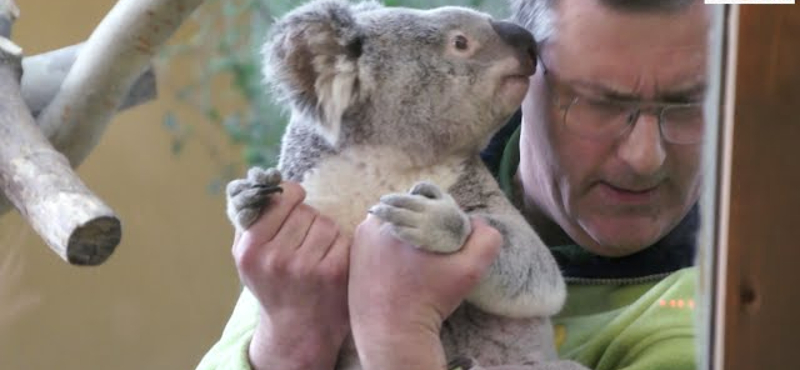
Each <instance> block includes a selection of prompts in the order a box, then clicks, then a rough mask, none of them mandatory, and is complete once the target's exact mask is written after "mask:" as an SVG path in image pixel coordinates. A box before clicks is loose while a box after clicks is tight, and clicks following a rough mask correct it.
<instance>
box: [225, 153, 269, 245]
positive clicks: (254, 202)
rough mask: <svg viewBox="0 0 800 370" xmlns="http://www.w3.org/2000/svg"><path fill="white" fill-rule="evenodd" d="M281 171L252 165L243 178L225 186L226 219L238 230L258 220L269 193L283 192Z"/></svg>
mask: <svg viewBox="0 0 800 370" xmlns="http://www.w3.org/2000/svg"><path fill="white" fill-rule="evenodd" d="M281 180H282V178H281V173H280V171H278V170H277V169H275V168H270V169H266V170H264V169H262V168H258V167H253V168H251V169H250V170H249V171H247V177H246V178H244V179H238V180H233V181H231V182H230V183H228V186H227V187H226V189H225V190H226V193H227V213H228V219H229V220H230V221H231V223H232V224H233V225H234V226H235V227H236V228H237V229H239V230H244V229H247V228H248V227H250V225H252V224H253V223H255V222H256V220H258V217H259V216H260V215H261V209H262V208H263V207H264V205H266V204H267V201H268V200H269V197H270V195H272V194H274V193H281V192H283V188H281V187H280V183H281Z"/></svg>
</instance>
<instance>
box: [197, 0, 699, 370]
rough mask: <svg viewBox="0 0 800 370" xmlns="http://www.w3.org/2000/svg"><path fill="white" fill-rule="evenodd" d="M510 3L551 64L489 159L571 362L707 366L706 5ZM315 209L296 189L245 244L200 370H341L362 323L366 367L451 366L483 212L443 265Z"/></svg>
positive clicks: (574, 0) (593, 0) (237, 248)
mask: <svg viewBox="0 0 800 370" xmlns="http://www.w3.org/2000/svg"><path fill="white" fill-rule="evenodd" d="M512 11H513V13H514V17H515V19H516V20H517V21H518V22H519V23H521V24H523V25H525V26H526V27H527V28H528V29H530V30H531V31H532V32H533V33H534V35H535V37H536V38H537V40H539V44H540V65H539V69H538V72H537V74H536V75H535V76H534V77H533V78H532V79H531V86H530V91H529V94H528V96H527V98H526V100H525V102H524V103H523V107H522V120H521V121H522V122H521V128H519V129H515V128H514V127H512V128H510V129H508V130H507V132H511V133H512V135H511V137H510V138H508V137H507V135H506V136H505V137H504V136H502V135H501V136H500V138H499V139H498V140H499V141H497V142H495V143H494V145H493V147H494V148H495V149H496V148H497V147H498V143H503V144H502V145H500V146H501V147H505V148H504V150H502V155H499V156H498V155H492V153H491V149H492V148H490V153H487V162H489V163H490V164H495V165H497V167H498V168H497V169H498V179H499V181H500V182H501V184H502V186H503V187H504V190H506V192H507V194H508V195H509V197H510V198H511V199H512V200H513V201H514V202H515V203H516V204H517V205H518V206H519V208H520V209H521V210H522V211H523V214H524V215H525V216H526V217H527V219H528V220H529V221H530V223H531V224H532V225H533V226H535V227H536V229H537V230H538V231H539V232H540V233H541V235H542V237H543V239H544V241H545V242H546V243H547V244H548V245H550V246H551V247H552V250H553V252H554V254H555V255H556V257H557V259H558V261H559V264H560V265H561V266H562V269H563V271H564V273H565V276H566V277H567V281H568V282H569V283H570V286H569V295H568V299H567V303H566V305H565V307H564V309H563V311H562V313H561V314H559V316H558V317H557V318H556V319H555V320H554V323H555V325H556V344H557V346H558V347H559V352H560V354H561V356H562V357H563V358H569V359H574V360H577V361H579V362H581V363H583V364H584V365H586V366H587V367H589V368H592V369H597V370H600V369H626V370H636V369H692V368H694V363H695V361H694V351H695V349H694V341H693V329H692V324H693V321H692V317H691V311H692V309H693V308H694V301H693V299H692V298H693V294H694V277H693V274H692V270H691V269H688V270H687V269H685V268H686V267H689V266H690V265H691V262H692V258H693V254H694V234H695V231H696V228H697V224H696V223H697V221H696V220H697V214H696V213H697V211H696V206H695V204H696V202H697V200H698V196H699V190H700V163H701V160H700V156H701V154H700V153H701V147H700V143H701V140H702V129H703V124H702V109H700V107H699V105H698V103H700V102H702V100H703V94H704V89H705V83H706V77H707V76H706V57H707V55H706V54H707V53H706V51H707V32H708V29H709V19H710V18H709V14H708V9H707V8H706V7H705V6H704V5H703V4H702V2H700V1H692V0H671V1H670V0H661V1H658V0H649V1H648V0H512ZM698 119H699V120H698ZM498 158H499V159H498ZM302 199H303V193H302V189H300V188H299V187H298V186H297V185H296V184H291V183H287V184H286V186H285V191H284V194H283V195H282V196H281V197H279V199H278V200H277V202H276V203H275V204H274V205H272V206H271V207H274V208H271V209H272V210H271V211H270V212H268V213H266V214H265V215H264V216H263V217H262V218H261V220H259V221H258V222H257V223H256V224H255V225H254V226H252V227H251V229H249V230H248V231H247V232H245V233H243V234H241V235H238V236H237V239H236V241H235V242H234V247H233V249H234V256H235V260H236V262H237V268H238V269H239V272H240V275H241V277H242V280H243V282H244V283H245V285H246V286H247V287H248V288H249V290H250V291H251V292H252V293H253V294H252V295H250V294H243V295H242V298H241V299H240V302H239V303H238V304H237V308H236V311H235V312H234V314H233V317H232V319H231V321H230V322H229V324H228V326H227V327H226V329H225V333H223V338H222V340H220V342H219V343H217V345H216V346H215V347H214V348H213V349H212V351H210V352H209V354H207V355H206V358H205V359H204V361H203V362H202V363H201V365H200V368H226V369H227V368H232V369H238V368H242V369H246V368H248V367H251V366H252V368H255V369H282V370H283V369H331V368H333V366H334V364H335V361H336V353H337V352H338V350H339V348H340V346H341V345H342V343H343V341H344V338H345V336H346V333H347V332H348V329H352V332H353V335H354V337H355V340H356V345H357V347H358V349H359V352H360V355H361V360H362V362H363V363H364V365H365V368H367V369H381V370H392V369H400V368H403V369H407V368H419V369H425V368H430V369H433V368H436V369H443V368H445V363H444V355H443V353H442V349H441V345H440V344H438V330H439V326H440V325H441V322H442V320H443V319H444V318H445V317H446V316H447V315H448V314H449V313H450V312H452V310H453V309H454V308H455V307H456V306H457V305H458V304H459V303H460V302H461V300H462V299H463V297H464V296H465V295H466V293H467V292H468V291H469V289H470V288H471V287H472V286H473V285H474V284H475V283H476V281H477V279H478V277H479V276H480V274H481V273H482V272H483V271H485V269H486V266H487V265H488V263H489V262H490V261H491V260H492V258H493V256H494V255H495V253H496V252H497V248H498V246H499V239H498V234H497V233H496V232H495V231H494V230H493V229H491V228H490V227H488V226H486V225H484V224H482V223H481V222H479V221H477V220H473V223H474V225H475V228H474V231H473V234H472V236H471V237H470V239H469V240H468V241H467V244H466V245H465V247H464V249H463V250H462V251H461V252H459V253H456V254H454V255H449V256H434V255H430V254H427V253H424V252H420V251H418V250H415V249H414V248H411V247H409V246H404V245H397V244H399V242H398V241H396V240H394V239H392V238H390V237H387V236H386V235H384V234H382V233H381V232H379V227H378V226H379V224H378V222H377V221H376V220H375V219H374V218H372V217H368V218H367V220H366V221H365V222H364V223H363V224H362V225H361V226H360V227H359V229H358V230H357V232H356V235H355V237H354V240H353V241H352V246H351V242H350V241H349V240H344V238H342V237H341V236H340V235H339V234H338V229H337V228H336V226H335V224H334V223H333V222H332V221H331V220H329V219H327V218H325V217H324V216H319V215H317V214H316V213H315V211H314V210H313V209H310V208H309V207H308V206H306V205H304V204H302ZM315 246H316V247H315ZM298 251H313V252H314V253H299V252H298ZM348 255H349V258H348ZM311 256H314V257H313V258H312V257H311ZM320 256H322V257H320ZM350 261H352V263H350ZM387 262H388V263H387ZM409 269H413V270H414V271H415V274H414V276H408V274H405V273H404V271H408V270H409ZM348 272H349V274H348ZM425 276H431V277H435V278H429V279H425V278H424V277H425ZM420 277H422V278H420ZM421 281H424V282H426V284H422V283H420V282H421ZM431 281H433V282H435V283H434V284H430V283H427V282H431ZM348 297H349V302H348V300H347V299H348ZM397 297H402V299H403V302H402V304H398V303H397ZM242 317H245V318H249V317H258V318H259V319H258V320H257V324H256V323H254V322H252V321H247V320H244V321H243V320H241V318H242ZM237 318H239V319H237ZM462 366H466V367H468V366H469V365H468V364H466V365H465V364H462Z"/></svg>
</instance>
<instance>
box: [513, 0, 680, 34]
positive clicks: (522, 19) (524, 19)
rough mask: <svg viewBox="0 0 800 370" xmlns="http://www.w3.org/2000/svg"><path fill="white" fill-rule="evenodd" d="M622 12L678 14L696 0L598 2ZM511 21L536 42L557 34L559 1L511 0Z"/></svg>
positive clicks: (616, 0) (610, 0) (619, 0)
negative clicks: (677, 12) (557, 7)
mask: <svg viewBox="0 0 800 370" xmlns="http://www.w3.org/2000/svg"><path fill="white" fill-rule="evenodd" d="M597 1H600V3H601V4H603V5H606V6H608V7H610V8H612V9H615V10H618V11H622V12H676V11H680V10H683V9H684V8H686V7H688V6H689V5H691V4H692V2H694V1H695V0H597ZM509 2H510V4H511V19H512V20H513V21H514V22H516V23H518V24H520V25H522V26H523V27H525V28H527V29H528V31H531V33H533V37H534V38H535V39H536V41H542V40H546V39H549V38H552V37H553V35H554V34H555V22H556V12H555V7H556V5H557V3H558V2H559V0H509Z"/></svg>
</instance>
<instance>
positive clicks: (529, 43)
mask: <svg viewBox="0 0 800 370" xmlns="http://www.w3.org/2000/svg"><path fill="white" fill-rule="evenodd" d="M492 28H494V31H495V32H497V34H498V35H500V37H501V38H502V39H503V40H504V41H505V42H506V43H508V44H509V45H511V46H513V47H514V48H516V49H517V50H520V51H522V52H524V53H526V54H527V55H530V57H531V58H532V59H533V60H534V61H536V41H535V40H534V39H533V35H531V33H530V32H528V30H526V29H525V28H523V27H521V26H518V25H516V24H514V23H511V22H507V21H492Z"/></svg>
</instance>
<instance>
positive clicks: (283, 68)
mask: <svg viewBox="0 0 800 370" xmlns="http://www.w3.org/2000/svg"><path fill="white" fill-rule="evenodd" d="M354 15H355V11H354V10H353V8H352V6H351V5H350V4H349V3H348V2H347V1H340V0H317V1H312V2H310V3H308V4H306V5H304V6H301V7H299V8H297V9H295V10H293V11H292V12H290V13H288V14H287V15H286V16H284V17H283V18H281V19H280V20H278V21H277V23H275V25H274V26H273V28H272V31H271V35H270V38H269V41H268V42H267V43H266V44H265V45H264V49H263V54H264V58H265V64H264V77H265V78H266V80H267V82H268V83H270V84H271V85H272V87H273V88H274V92H275V93H276V96H277V98H278V99H279V100H282V101H284V102H286V103H288V104H290V105H291V107H292V108H293V109H294V110H295V111H299V112H301V113H302V114H305V115H310V116H311V117H312V118H313V119H314V120H315V121H316V122H319V123H320V127H317V128H318V129H319V130H320V133H322V135H323V136H324V137H325V138H326V139H327V140H328V141H329V142H331V144H335V143H336V141H337V140H338V138H339V132H340V128H341V120H342V115H343V114H344V112H345V110H347V108H349V107H350V106H351V105H352V104H353V103H354V102H355V101H357V100H358V99H359V93H360V92H359V86H360V84H359V81H358V58H359V57H360V56H361V53H362V42H363V33H362V30H361V28H360V26H359V25H358V23H357V21H356V19H355V16H354Z"/></svg>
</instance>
